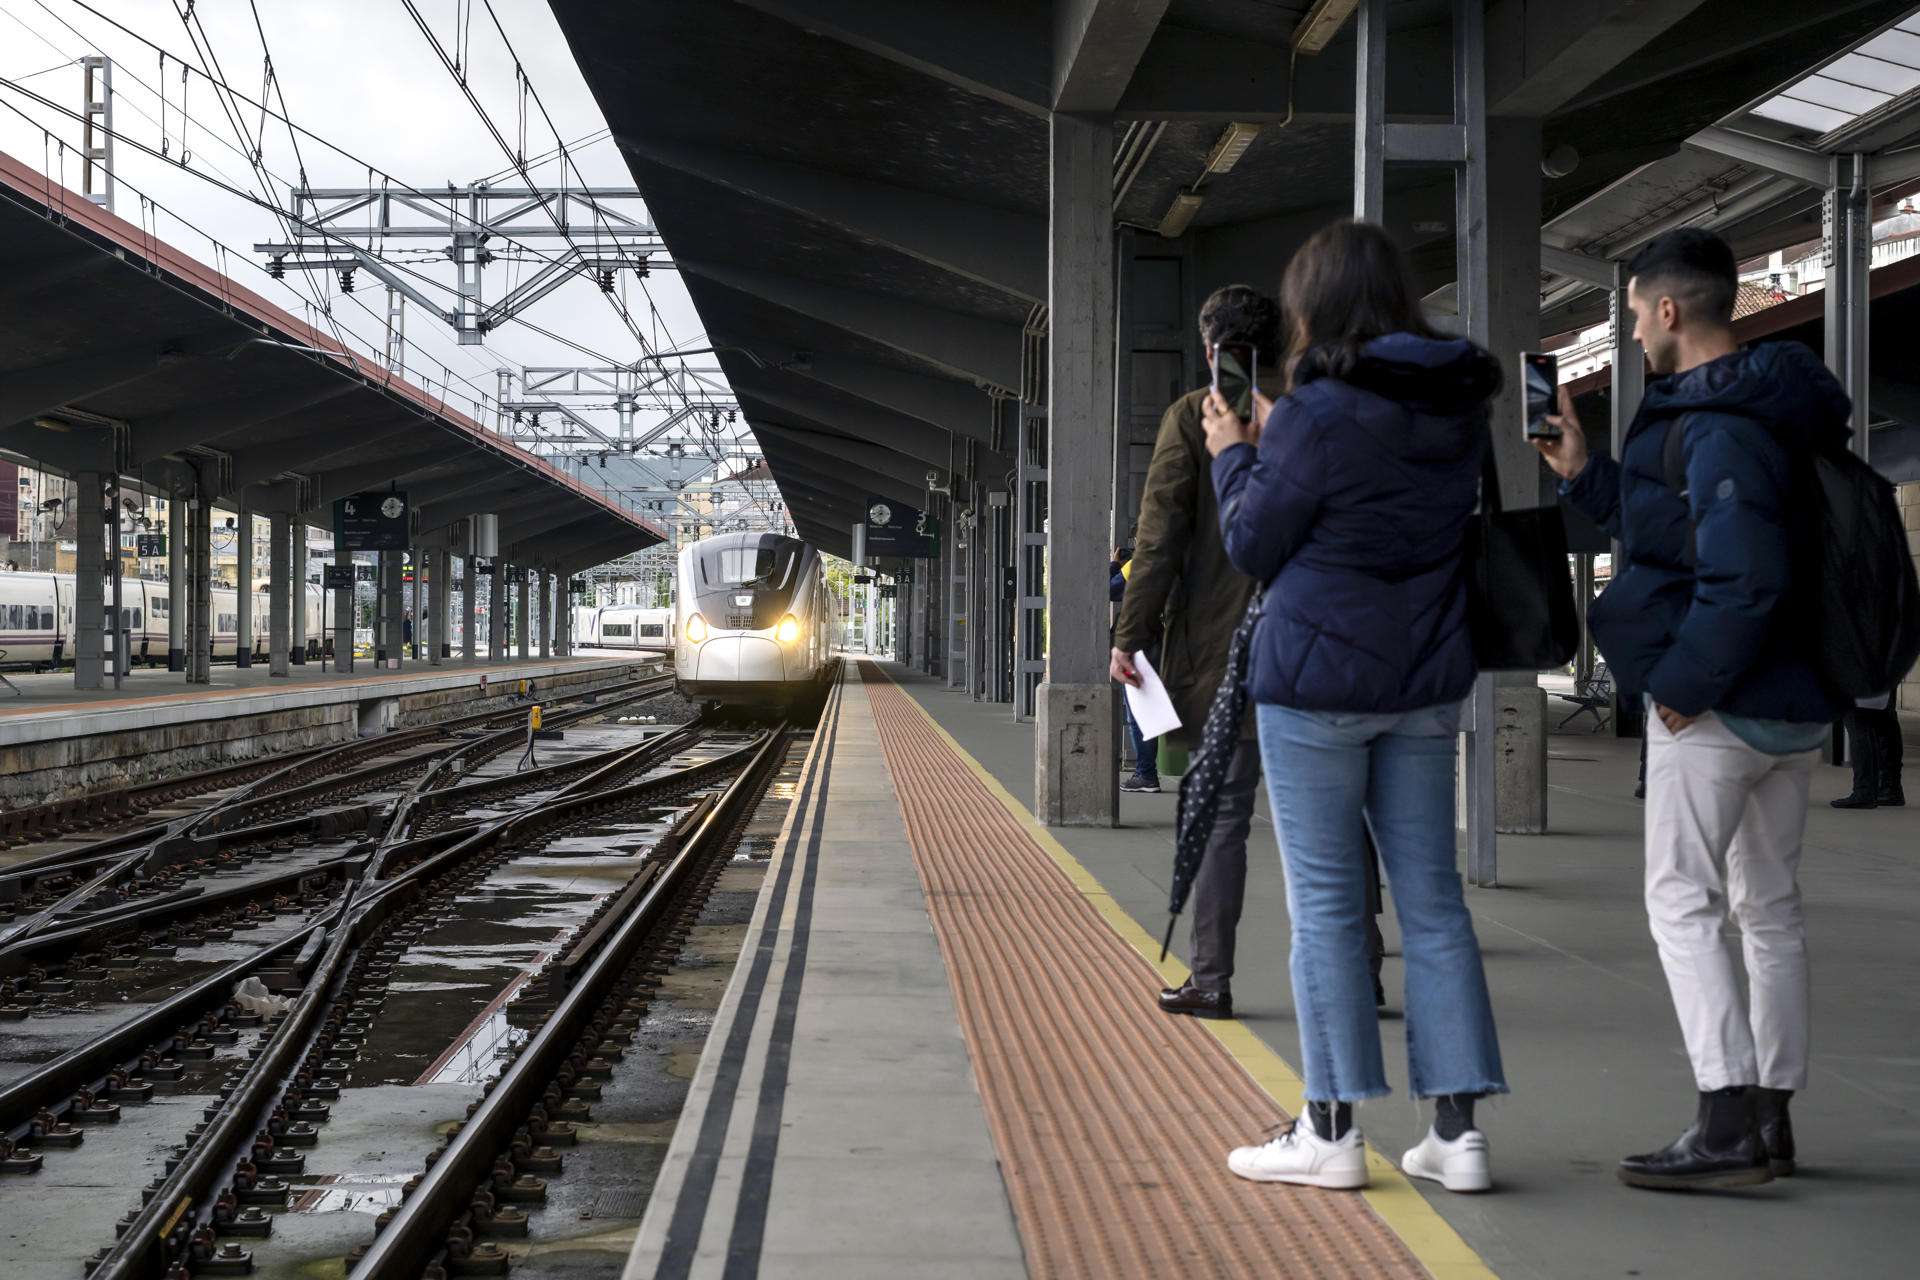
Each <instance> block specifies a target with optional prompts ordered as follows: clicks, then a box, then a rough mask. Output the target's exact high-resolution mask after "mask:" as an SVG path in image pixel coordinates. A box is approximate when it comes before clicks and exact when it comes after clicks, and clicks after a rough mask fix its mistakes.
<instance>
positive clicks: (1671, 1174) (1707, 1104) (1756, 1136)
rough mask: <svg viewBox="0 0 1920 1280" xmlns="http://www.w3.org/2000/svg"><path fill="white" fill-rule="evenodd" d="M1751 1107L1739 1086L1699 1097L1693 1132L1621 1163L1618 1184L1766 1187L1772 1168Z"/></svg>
mask: <svg viewBox="0 0 1920 1280" xmlns="http://www.w3.org/2000/svg"><path fill="white" fill-rule="evenodd" d="M1753 1104H1754V1099H1753V1090H1751V1089H1748V1088H1747V1087H1746V1086H1745V1085H1735V1086H1733V1087H1732V1088H1730V1089H1715V1090H1713V1091H1712V1092H1710V1093H1702V1094H1701V1095H1700V1112H1699V1114H1698V1115H1697V1116H1696V1117H1695V1118H1694V1122H1693V1127H1692V1128H1690V1129H1688V1130H1687V1131H1686V1132H1685V1133H1683V1134H1681V1135H1680V1136H1679V1138H1677V1139H1676V1140H1675V1141H1674V1142H1673V1143H1672V1145H1670V1146H1667V1147H1664V1148H1662V1149H1661V1150H1659V1151H1650V1152H1648V1153H1646V1154H1645V1155H1638V1156H1628V1157H1627V1158H1626V1159H1625V1160H1622V1161H1621V1162H1620V1167H1619V1169H1618V1170H1617V1171H1616V1172H1617V1173H1618V1174H1619V1177H1620V1181H1622V1182H1624V1183H1626V1184H1627V1185H1628V1186H1630V1187H1651V1188H1654V1189H1655V1190H1661V1191H1693V1190H1701V1189H1706V1188H1717V1187H1752V1186H1757V1185H1759V1184H1760V1183H1763V1182H1772V1181H1773V1169H1772V1167H1771V1165H1770V1164H1769V1162H1768V1160H1767V1147H1766V1143H1765V1142H1764V1141H1763V1140H1762V1139H1761V1137H1760V1126H1759V1123H1758V1121H1757V1120H1756V1118H1755V1115H1754V1105H1753Z"/></svg>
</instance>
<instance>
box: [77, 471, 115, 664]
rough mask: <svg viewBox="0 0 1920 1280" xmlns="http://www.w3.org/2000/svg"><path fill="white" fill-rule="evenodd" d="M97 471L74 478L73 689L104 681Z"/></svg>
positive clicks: (102, 536)
mask: <svg viewBox="0 0 1920 1280" xmlns="http://www.w3.org/2000/svg"><path fill="white" fill-rule="evenodd" d="M103 482H104V477H102V476H101V474H100V473H99V472H98V471H82V472H81V473H80V474H79V475H77V476H75V477H74V495H75V496H74V513H73V517H74V519H73V540H74V561H73V577H74V582H73V687H74V688H76V689H99V688H103V687H104V686H105V684H106V674H107V667H106V652H107V638H106V621H107V590H106V569H107V565H106V559H105V552H106V545H107V539H106V528H105V521H106V518H107V517H108V516H110V515H111V514H112V513H110V512H106V511H103V510H102V508H101V503H100V497H101V493H100V487H101V485H102V483H103Z"/></svg>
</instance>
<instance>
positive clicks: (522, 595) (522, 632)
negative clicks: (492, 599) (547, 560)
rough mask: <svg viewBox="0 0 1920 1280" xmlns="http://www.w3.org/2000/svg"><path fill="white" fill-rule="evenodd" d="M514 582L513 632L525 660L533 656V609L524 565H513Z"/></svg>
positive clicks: (523, 660)
mask: <svg viewBox="0 0 1920 1280" xmlns="http://www.w3.org/2000/svg"><path fill="white" fill-rule="evenodd" d="M513 584H514V610H513V634H514V638H515V640H517V641H518V642H519V650H520V660H521V661H522V662H525V661H526V660H527V659H529V658H531V657H532V656H533V611H532V609H531V607H530V606H529V602H528V598H527V597H528V590H527V571H526V568H525V567H524V566H522V565H515V566H513Z"/></svg>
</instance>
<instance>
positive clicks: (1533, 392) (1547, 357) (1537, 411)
mask: <svg viewBox="0 0 1920 1280" xmlns="http://www.w3.org/2000/svg"><path fill="white" fill-rule="evenodd" d="M1520 377H1521V386H1522V387H1523V388H1525V391H1526V407H1525V409H1524V411H1523V412H1524V414H1525V417H1526V434H1527V438H1528V439H1529V440H1551V439H1554V438H1555V437H1557V436H1558V435H1559V434H1560V429H1559V428H1558V427H1555V426H1554V425H1552V424H1551V423H1549V422H1548V421H1547V416H1548V415H1549V414H1551V413H1553V412H1555V411H1556V407H1557V406H1556V400H1557V398H1558V396H1559V393H1560V358H1559V357H1558V356H1555V355H1553V354H1551V353H1543V352H1539V351H1523V352H1521V353H1520Z"/></svg>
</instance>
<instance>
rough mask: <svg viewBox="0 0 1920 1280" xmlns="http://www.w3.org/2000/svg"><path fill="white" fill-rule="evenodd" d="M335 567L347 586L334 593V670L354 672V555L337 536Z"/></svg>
mask: <svg viewBox="0 0 1920 1280" xmlns="http://www.w3.org/2000/svg"><path fill="white" fill-rule="evenodd" d="M333 567H334V568H335V569H336V570H338V571H340V572H342V573H345V574H346V576H347V585H346V586H344V587H340V588H338V589H337V590H335V591H334V593H333V669H334V670H335V671H342V672H345V671H352V670H353V623H354V619H353V595H354V589H353V573H354V569H353V553H352V552H351V551H348V550H347V547H346V543H344V542H342V541H341V540H340V539H339V538H338V537H337V536H336V537H335V538H334V542H333Z"/></svg>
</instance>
